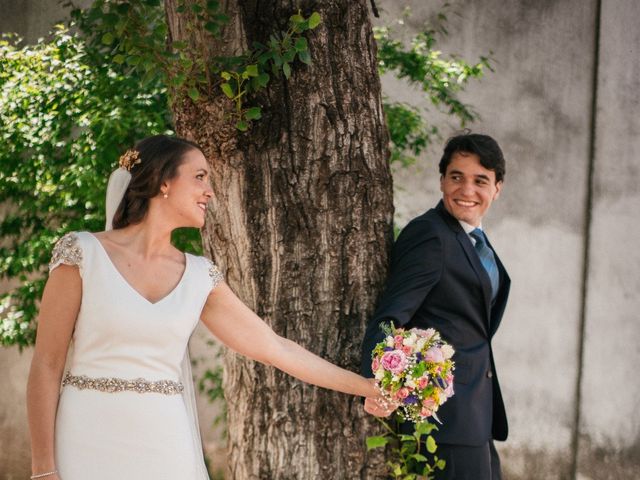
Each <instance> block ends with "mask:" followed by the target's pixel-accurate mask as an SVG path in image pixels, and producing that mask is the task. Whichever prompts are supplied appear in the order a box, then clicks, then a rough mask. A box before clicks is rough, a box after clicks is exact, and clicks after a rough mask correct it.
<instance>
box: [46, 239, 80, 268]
mask: <svg viewBox="0 0 640 480" xmlns="http://www.w3.org/2000/svg"><path fill="white" fill-rule="evenodd" d="M63 263H64V264H65V265H75V266H77V267H80V268H82V248H81V247H80V242H79V241H78V235H77V234H76V233H74V232H70V233H67V234H66V235H65V236H63V237H62V238H61V239H60V240H58V241H57V242H56V244H55V246H54V247H53V253H52V255H51V261H50V262H49V272H51V271H53V269H54V268H56V267H57V266H59V265H61V264H63Z"/></svg>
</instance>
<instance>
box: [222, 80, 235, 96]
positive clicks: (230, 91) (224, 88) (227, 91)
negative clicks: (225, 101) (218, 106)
mask: <svg viewBox="0 0 640 480" xmlns="http://www.w3.org/2000/svg"><path fill="white" fill-rule="evenodd" d="M220 88H221V89H222V92H223V93H224V94H225V95H226V96H227V97H229V98H233V97H235V96H236V95H235V93H233V88H231V85H229V84H228V83H227V82H225V83H223V84H222V85H220Z"/></svg>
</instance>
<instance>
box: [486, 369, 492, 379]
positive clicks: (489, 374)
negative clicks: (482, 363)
mask: <svg viewBox="0 0 640 480" xmlns="http://www.w3.org/2000/svg"><path fill="white" fill-rule="evenodd" d="M487 378H493V372H492V371H491V370H488V371H487Z"/></svg>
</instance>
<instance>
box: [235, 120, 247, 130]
mask: <svg viewBox="0 0 640 480" xmlns="http://www.w3.org/2000/svg"><path fill="white" fill-rule="evenodd" d="M236 128H237V129H238V130H240V131H241V132H246V131H247V130H249V124H248V123H247V122H245V121H244V120H240V121H239V122H238V123H236Z"/></svg>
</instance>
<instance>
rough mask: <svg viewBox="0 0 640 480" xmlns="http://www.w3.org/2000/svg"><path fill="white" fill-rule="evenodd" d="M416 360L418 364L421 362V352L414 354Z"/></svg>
mask: <svg viewBox="0 0 640 480" xmlns="http://www.w3.org/2000/svg"><path fill="white" fill-rule="evenodd" d="M416 360H417V361H418V362H419V361H421V360H422V352H418V353H416Z"/></svg>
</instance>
